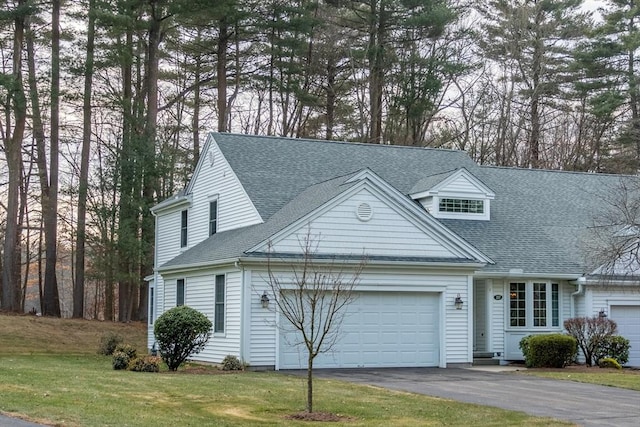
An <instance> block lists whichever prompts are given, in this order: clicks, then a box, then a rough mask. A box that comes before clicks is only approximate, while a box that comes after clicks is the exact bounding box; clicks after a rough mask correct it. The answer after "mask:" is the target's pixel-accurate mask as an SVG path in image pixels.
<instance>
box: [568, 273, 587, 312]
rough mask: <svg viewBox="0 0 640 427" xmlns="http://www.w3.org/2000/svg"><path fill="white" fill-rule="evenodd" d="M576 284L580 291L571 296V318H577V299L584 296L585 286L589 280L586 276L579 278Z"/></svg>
mask: <svg viewBox="0 0 640 427" xmlns="http://www.w3.org/2000/svg"><path fill="white" fill-rule="evenodd" d="M576 282H577V283H578V290H577V291H575V292H574V293H572V294H571V317H576V297H577V296H578V295H583V294H584V285H585V283H587V278H586V277H584V276H581V277H578V280H576Z"/></svg>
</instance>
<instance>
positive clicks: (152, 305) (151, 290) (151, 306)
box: [149, 288, 156, 325]
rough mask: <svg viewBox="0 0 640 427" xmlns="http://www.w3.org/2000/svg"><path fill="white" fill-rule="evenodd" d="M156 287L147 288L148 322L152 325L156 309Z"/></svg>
mask: <svg viewBox="0 0 640 427" xmlns="http://www.w3.org/2000/svg"><path fill="white" fill-rule="evenodd" d="M155 291H156V288H149V323H150V324H152V325H153V320H154V319H153V316H154V314H155V311H156V292H155Z"/></svg>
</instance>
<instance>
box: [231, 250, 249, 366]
mask: <svg viewBox="0 0 640 427" xmlns="http://www.w3.org/2000/svg"><path fill="white" fill-rule="evenodd" d="M233 266H234V267H235V268H236V269H238V270H240V354H239V355H238V359H240V361H241V362H242V363H244V362H245V360H246V358H245V352H246V350H247V349H246V344H245V342H246V341H245V336H246V335H245V330H246V322H245V312H246V310H247V307H246V302H245V289H244V288H245V283H244V281H245V277H244V265H242V263H241V262H240V260H239V259H238V260H236V261H235V262H234V263H233Z"/></svg>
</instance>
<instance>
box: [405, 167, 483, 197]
mask: <svg viewBox="0 0 640 427" xmlns="http://www.w3.org/2000/svg"><path fill="white" fill-rule="evenodd" d="M456 180H464V181H467V182H468V183H469V184H471V185H472V186H473V187H475V188H474V194H476V193H478V194H480V193H482V194H483V196H485V197H487V198H489V199H493V198H494V197H495V194H494V192H493V191H492V190H491V189H490V188H489V187H487V186H486V185H485V184H484V183H483V182H482V181H480V180H479V179H478V178H477V177H475V176H474V175H473V174H472V173H471V172H469V171H468V170H467V169H466V168H460V169H456V170H454V171H450V172H445V173H441V174H437V175H433V176H428V177H426V178H423V179H421V180H420V181H418V182H417V183H416V184H415V185H414V186H413V187H412V188H411V191H410V194H411V197H412V198H413V199H420V198H423V197H428V196H432V195H434V194H435V193H438V192H439V191H446V190H447V187H448V186H450V185H451V184H452V183H453V182H455V181H456ZM454 192H455V191H454Z"/></svg>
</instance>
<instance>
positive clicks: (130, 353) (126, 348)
mask: <svg viewBox="0 0 640 427" xmlns="http://www.w3.org/2000/svg"><path fill="white" fill-rule="evenodd" d="M115 352H120V353H124V354H126V355H127V357H128V358H129V359H135V358H136V354H137V353H138V352H137V351H136V348H135V347H134V346H132V345H130V344H118V345H117V346H116V349H115V351H114V353H115Z"/></svg>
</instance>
